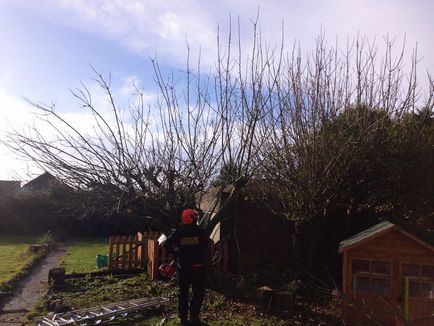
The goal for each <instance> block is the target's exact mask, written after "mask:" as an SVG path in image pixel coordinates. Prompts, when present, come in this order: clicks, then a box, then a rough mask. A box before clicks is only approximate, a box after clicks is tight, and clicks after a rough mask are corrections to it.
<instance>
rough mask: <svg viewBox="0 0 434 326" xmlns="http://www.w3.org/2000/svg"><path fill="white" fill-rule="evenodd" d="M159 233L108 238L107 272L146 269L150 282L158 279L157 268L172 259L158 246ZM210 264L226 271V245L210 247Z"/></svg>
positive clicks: (216, 244)
mask: <svg viewBox="0 0 434 326" xmlns="http://www.w3.org/2000/svg"><path fill="white" fill-rule="evenodd" d="M160 235H161V233H160V232H139V233H138V234H137V236H110V238H109V263H108V268H109V270H113V269H122V270H129V269H132V268H138V269H141V268H146V270H147V273H148V276H149V278H150V279H151V280H154V279H155V278H157V277H158V267H159V266H160V265H162V264H165V263H170V262H171V261H172V260H173V257H172V256H171V255H169V254H168V253H167V252H166V250H165V249H164V247H163V246H159V245H158V241H157V239H158V238H159V236H160ZM209 251H210V258H211V264H212V266H213V267H214V268H216V269H217V270H219V271H221V272H223V273H227V271H228V243H227V242H226V241H219V242H217V243H215V244H212V245H210V247H209Z"/></svg>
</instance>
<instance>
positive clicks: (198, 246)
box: [164, 208, 209, 325]
mask: <svg viewBox="0 0 434 326" xmlns="http://www.w3.org/2000/svg"><path fill="white" fill-rule="evenodd" d="M197 218H198V214H197V212H196V211H194V210H193V209H191V208H188V209H185V210H184V211H183V212H182V214H181V221H182V226H181V227H180V228H179V229H178V230H176V231H175V232H174V233H173V234H172V235H171V236H169V237H168V239H167V240H166V242H165V243H164V247H165V249H166V250H167V251H168V252H169V253H170V254H172V255H174V257H175V259H177V261H178V264H177V272H178V285H179V293H178V314H179V319H180V323H181V325H188V322H189V321H188V319H187V317H188V312H190V323H191V324H193V325H200V319H199V314H200V310H201V307H202V302H203V300H204V297H205V267H206V263H207V260H208V244H209V237H208V236H207V234H206V232H205V231H204V230H203V229H201V228H200V227H199V226H198V225H197ZM190 286H191V287H192V291H193V298H192V300H191V303H190V305H189V301H188V292H189V289H190Z"/></svg>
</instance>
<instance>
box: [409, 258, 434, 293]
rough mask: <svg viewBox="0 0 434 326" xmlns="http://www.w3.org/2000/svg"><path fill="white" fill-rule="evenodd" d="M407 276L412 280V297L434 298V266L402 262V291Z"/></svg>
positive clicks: (410, 290) (410, 289)
mask: <svg viewBox="0 0 434 326" xmlns="http://www.w3.org/2000/svg"><path fill="white" fill-rule="evenodd" d="M406 276H408V277H409V280H410V288H409V292H410V293H409V294H410V297H419V298H426V299H434V266H428V265H418V264H402V293H404V291H405V277H406Z"/></svg>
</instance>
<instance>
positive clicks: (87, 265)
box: [60, 238, 109, 273]
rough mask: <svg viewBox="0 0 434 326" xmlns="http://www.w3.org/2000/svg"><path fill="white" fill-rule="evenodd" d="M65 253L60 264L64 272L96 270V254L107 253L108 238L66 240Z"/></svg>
mask: <svg viewBox="0 0 434 326" xmlns="http://www.w3.org/2000/svg"><path fill="white" fill-rule="evenodd" d="M66 247H67V249H66V255H65V256H64V257H63V258H62V260H61V262H60V266H62V267H65V270H66V273H88V272H94V271H97V270H98V268H97V267H96V255H98V254H101V255H107V254H108V251H109V246H108V238H83V239H73V240H70V241H67V242H66Z"/></svg>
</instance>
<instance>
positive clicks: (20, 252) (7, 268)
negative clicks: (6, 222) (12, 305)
mask: <svg viewBox="0 0 434 326" xmlns="http://www.w3.org/2000/svg"><path fill="white" fill-rule="evenodd" d="M37 240H38V238H37V237H30V236H9V235H8V236H3V235H0V262H1V264H0V290H1V287H3V285H4V284H5V283H7V282H8V281H10V280H11V279H12V278H14V277H15V276H16V275H17V274H18V273H20V272H21V271H22V270H23V269H24V268H25V267H26V266H27V265H28V264H30V263H31V262H32V261H33V259H34V258H35V257H36V255H35V254H33V253H30V252H28V251H27V247H28V245H30V244H34V243H36V242H37Z"/></svg>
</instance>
